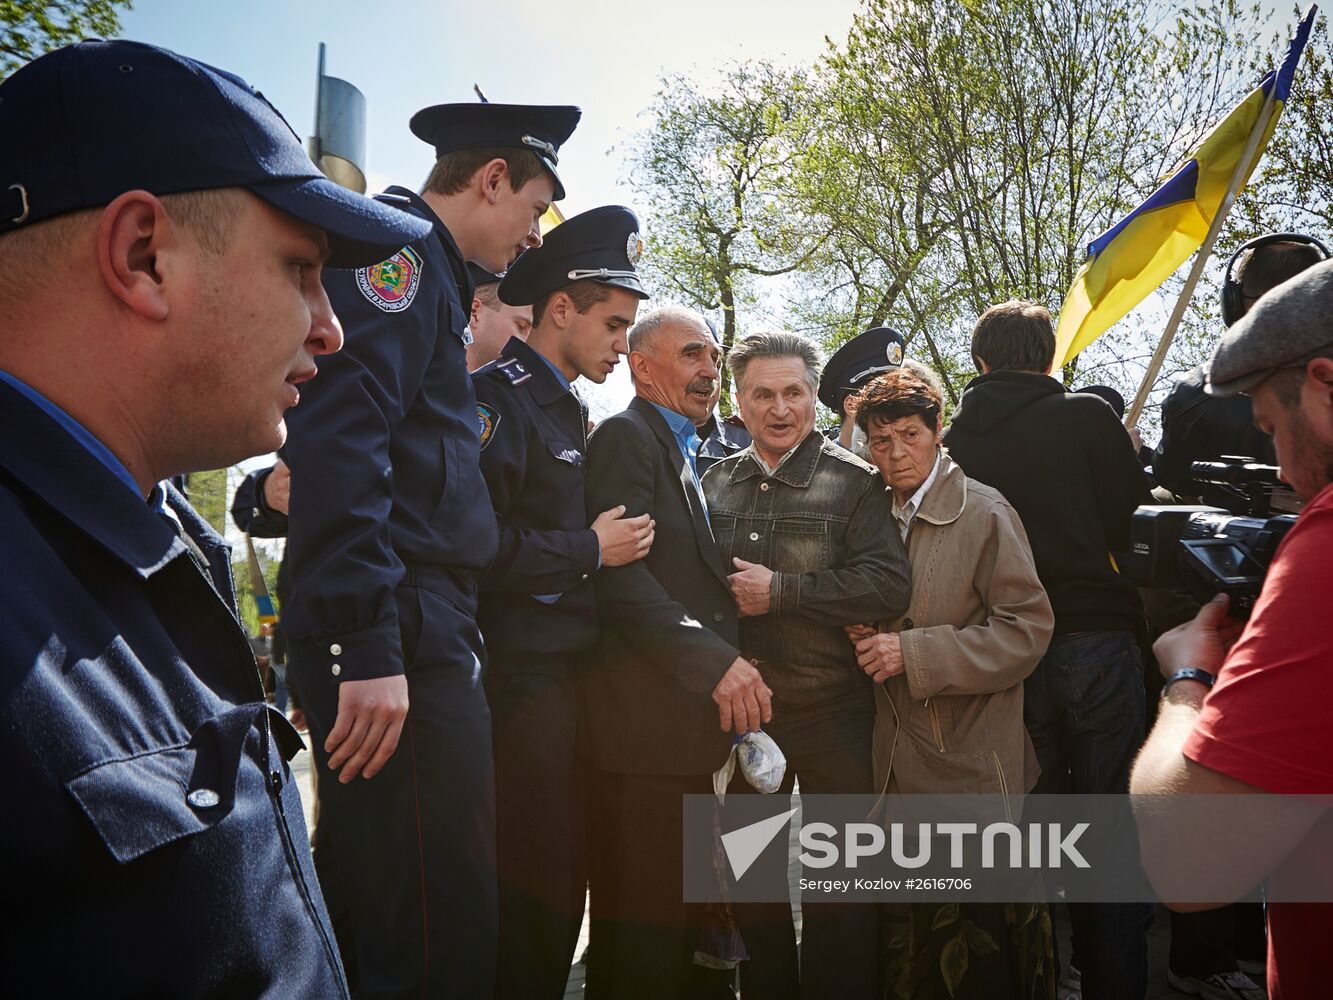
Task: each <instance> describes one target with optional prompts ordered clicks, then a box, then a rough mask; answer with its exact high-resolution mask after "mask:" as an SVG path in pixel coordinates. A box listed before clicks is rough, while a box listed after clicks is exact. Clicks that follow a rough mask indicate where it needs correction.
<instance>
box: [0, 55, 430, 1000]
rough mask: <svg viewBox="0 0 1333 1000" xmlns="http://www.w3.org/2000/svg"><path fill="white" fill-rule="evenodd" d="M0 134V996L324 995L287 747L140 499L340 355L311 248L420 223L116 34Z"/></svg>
mask: <svg viewBox="0 0 1333 1000" xmlns="http://www.w3.org/2000/svg"><path fill="white" fill-rule="evenodd" d="M0 135H3V136H4V137H5V140H4V143H3V145H0V314H2V315H4V317H5V332H4V335H3V337H0V565H2V566H4V568H5V572H4V574H3V575H0V671H2V672H0V756H3V759H4V767H3V769H0V803H3V809H4V815H5V820H4V822H3V823H0V856H3V857H4V859H5V866H6V867H5V917H4V923H3V928H2V929H0V968H2V969H3V972H0V982H2V983H3V987H0V989H3V992H4V993H5V994H6V995H7V996H15V997H30V996H97V997H119V996H135V997H142V996H171V997H217V998H222V997H228V998H229V997H239V996H244V997H261V996H262V997H321V998H323V997H335V996H346V995H347V986H346V982H345V980H344V977H343V972H342V968H341V965H340V963H339V961H338V953H337V950H336V948H335V946H334V943H333V934H332V931H331V929H330V927H329V922H328V916H327V913H326V911H325V908H324V903H323V900H322V899H321V897H320V893H319V888H318V886H317V884H316V882H315V875H314V870H313V868H312V866H311V864H310V853H309V849H308V848H307V846H306V832H305V824H304V822H303V820H302V814H301V799H300V795H299V794H298V791H297V788H296V784H295V782H294V781H293V779H292V774H291V772H290V770H288V767H287V761H288V760H289V759H290V758H291V756H292V755H293V754H295V753H296V752H297V751H298V750H300V749H301V741H300V738H299V737H298V736H297V735H296V733H295V731H294V730H293V729H292V728H291V727H290V726H289V725H288V723H287V721H286V720H285V719H283V718H282V716H281V715H279V714H278V713H277V712H275V711H272V710H270V709H269V708H268V707H267V706H266V705H265V703H264V692H263V689H262V687H261V685H260V681H259V675H258V672H257V671H256V669H255V660H254V656H253V655H252V654H251V651H250V647H249V644H248V643H247V642H246V639H245V633H244V631H243V630H242V628H241V625H240V622H239V620H238V615H237V610H236V601H235V595H234V594H233V591H232V586H231V551H230V549H229V548H228V546H227V545H226V544H225V543H224V542H223V541H222V539H221V538H220V537H219V536H218V535H217V534H216V533H215V532H213V531H212V530H211V529H210V528H209V527H208V525H207V524H205V522H204V521H203V520H201V519H200V518H199V516H198V515H197V514H195V512H194V511H193V510H192V509H191V508H190V506H189V504H188V503H187V502H186V501H185V499H184V498H183V497H182V496H181V494H180V493H178V492H176V490H175V489H174V488H173V487H171V486H170V485H168V484H167V483H166V482H164V481H163V480H165V479H166V477H169V476H173V475H176V474H179V473H182V472H187V471H191V470H196V469H209V468H216V467H218V466H225V465H230V464H231V463H233V462H237V461H240V460H241V459H243V458H247V457H249V456H250V455H255V454H261V453H263V452H266V451H272V450H273V449H274V448H276V447H278V445H280V444H281V443H282V438H283V435H284V433H285V428H284V426H283V417H284V411H286V410H287V408H288V407H290V406H292V405H293V403H295V402H296V400H297V399H298V398H299V397H298V390H297V385H298V384H300V383H304V382H305V381H306V380H307V379H309V378H310V377H311V376H312V375H314V373H315V356H316V355H321V354H327V353H329V352H330V351H336V350H338V348H339V346H340V345H341V343H342V332H341V330H340V329H339V327H338V321H337V319H336V318H335V316H334V314H333V310H332V308H331V307H330V305H329V300H328V298H327V296H326V295H325V293H324V290H323V288H322V286H321V285H320V271H321V269H322V266H323V263H324V261H325V259H326V257H327V258H328V259H329V260H330V261H331V262H332V263H334V264H337V265H340V266H345V267H354V266H357V265H360V264H365V263H367V262H369V261H372V260H376V259H380V258H382V257H383V256H384V255H385V254H388V253H391V252H392V251H393V249H394V247H397V246H401V245H402V244H403V243H404V242H406V241H409V240H414V239H419V238H420V237H421V236H422V235H424V234H425V233H426V232H427V231H428V227H427V226H426V225H425V224H423V223H421V222H420V221H419V220H416V219H413V218H411V217H410V216H408V215H405V214H403V213H399V212H395V211H393V210H391V209H388V208H385V207H384V206H381V205H377V204H375V203H374V202H372V201H370V200H369V199H366V198H362V197H361V196H360V195H356V194H353V193H351V192H349V191H346V190H343V189H342V188H339V187H336V186H335V185H334V184H332V183H331V182H329V181H327V180H325V179H324V178H323V177H322V176H321V175H320V173H319V171H318V170H317V169H316V168H315V165H314V164H313V163H311V162H310V160H309V158H308V157H307V156H306V154H305V152H304V150H303V149H302V146H301V143H300V141H299V140H298V139H297V137H296V135H295V134H294V133H293V132H292V131H291V129H290V127H289V126H288V125H287V123H286V122H285V121H284V120H283V119H282V117H281V116H280V115H279V114H278V113H277V112H276V111H275V110H274V109H273V108H272V107H271V106H270V105H269V104H268V102H267V101H265V100H264V99H263V98H262V97H261V96H260V95H259V93H258V92H257V91H254V90H252V89H251V88H250V86H249V85H248V84H245V83H244V82H243V81H242V80H240V79H239V78H238V77H235V76H232V75H230V74H227V73H223V72H221V71H219V70H215V69H212V68H210V67H207V66H204V65H203V64H201V63H197V62H195V61H193V60H190V59H185V58H183V57H180V56H177V55H175V54H173V53H170V52H167V51H165V50H162V49H157V48H153V47H151V46H147V45H141V44H137V43H134V42H120V41H117V42H84V43H81V44H79V45H75V46H71V47H68V48H63V49H59V50H57V51H55V52H53V53H50V54H48V55H45V56H43V57H42V58H40V59H37V60H36V61H34V62H32V63H29V64H28V65H27V66H25V67H23V68H21V69H19V70H18V71H17V72H15V73H14V74H13V75H12V76H10V77H9V78H8V79H7V80H5V81H4V83H3V84H0ZM330 251H331V256H330ZM302 388H304V386H302ZM145 500H146V501H147V502H145Z"/></svg>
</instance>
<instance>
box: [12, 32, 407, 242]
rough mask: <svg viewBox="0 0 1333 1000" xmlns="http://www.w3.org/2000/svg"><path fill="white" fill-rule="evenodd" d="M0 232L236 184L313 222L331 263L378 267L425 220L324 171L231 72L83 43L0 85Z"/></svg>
mask: <svg viewBox="0 0 1333 1000" xmlns="http://www.w3.org/2000/svg"><path fill="white" fill-rule="evenodd" d="M0 136H3V137H4V141H3V143H0V238H2V237H3V234H5V233H8V232H14V231H17V230H20V229H22V228H23V227H25V226H30V225H33V224H34V223H38V222H42V221H44V220H46V219H51V218H55V217H56V216H59V215H64V214H66V213H69V212H75V211H79V210H80V209H87V208H99V207H101V206H104V205H107V204H109V203H110V202H112V201H114V200H115V199H116V198H117V197H119V196H120V195H121V194H124V193H125V192H126V191H134V190H144V191H148V192H151V193H152V194H155V195H169V194H179V193H183V192H186V191H205V190H212V189H217V188H244V189H245V190H246V191H248V192H250V193H251V194H253V195H255V196H256V197H258V198H261V199H262V200H264V201H265V202H267V203H268V204H270V205H272V206H273V207H274V208H277V209H280V210H281V211H283V212H286V213H287V214H288V215H291V216H294V217H295V218H297V219H299V220H301V221H302V222H306V223H309V224H310V225H312V226H315V227H317V228H319V229H321V230H323V231H324V232H325V233H326V234H327V236H328V239H329V245H330V250H331V255H330V258H329V264H330V266H332V267H361V266H363V265H367V264H373V263H375V262H376V261H381V260H383V259H384V258H385V257H387V256H389V255H390V254H392V253H393V252H394V251H395V250H397V249H399V248H400V247H402V246H404V245H405V244H408V243H411V242H413V241H415V240H419V239H421V238H423V237H424V236H426V235H427V234H428V233H429V232H430V223H428V222H426V221H425V220H422V219H418V218H415V217H414V216H411V215H408V214H406V213H404V212H400V211H398V210H397V209H395V208H392V207H390V206H387V205H383V204H379V203H377V202H375V201H374V200H372V199H370V198H366V197H364V196H363V195H360V194H357V193H356V192H354V191H349V190H348V189H346V188H343V187H339V186H338V185H337V184H335V183H333V181H331V180H329V179H328V178H326V177H325V176H324V175H323V174H322V173H320V171H319V168H318V167H316V166H315V164H314V163H313V162H312V161H311V159H310V157H309V156H308V155H307V154H306V152H305V148H304V146H303V145H302V143H301V140H300V138H299V137H298V136H297V135H296V133H295V132H294V131H293V130H292V127H291V126H290V125H288V124H287V121H286V120H285V119H284V118H283V117H282V115H281V114H280V113H279V112H278V110H277V109H276V108H274V107H273V105H271V104H270V103H269V102H268V100H267V99H266V98H265V97H264V95H263V94H261V93H260V92H259V91H257V90H255V89H254V88H253V87H251V86H250V85H249V84H248V83H246V82H245V81H244V80H242V79H241V78H240V77H239V76H236V75H235V74H233V73H228V72H226V71H225V70H220V69H215V68H213V67H212V66H208V65H205V64H204V63H201V62H197V61H196V60H194V59H190V58H187V57H185V56H181V55H177V54H176V53H174V52H169V51H167V50H166V49H160V48H157V47H156V46H152V45H145V44H143V43H141V42H127V41H109V42H104V41H87V42H79V43H78V44H76V45H70V46H66V47H65V48H62V49H57V50H55V51H54V52H50V53H47V54H46V55H44V56H42V57H41V58H39V59H36V60H34V61H33V62H31V63H29V64H28V65H26V66H24V67H23V68H22V69H20V70H18V71H17V72H15V73H14V74H13V75H12V76H10V77H9V78H8V79H6V80H5V81H4V83H3V84H0Z"/></svg>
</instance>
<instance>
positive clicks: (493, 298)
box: [467, 262, 532, 372]
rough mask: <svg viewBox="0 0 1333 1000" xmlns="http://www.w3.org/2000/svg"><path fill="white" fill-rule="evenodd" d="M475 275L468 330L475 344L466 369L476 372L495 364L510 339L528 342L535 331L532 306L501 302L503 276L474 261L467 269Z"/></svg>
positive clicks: (469, 347) (469, 352) (471, 344)
mask: <svg viewBox="0 0 1333 1000" xmlns="http://www.w3.org/2000/svg"><path fill="white" fill-rule="evenodd" d="M467 269H468V271H469V272H470V273H471V275H472V286H473V292H472V312H471V314H470V315H469V316H468V329H470V330H471V331H472V343H470V344H468V345H467V370H468V371H470V372H474V371H476V370H477V369H478V368H480V367H481V366H482V365H484V364H486V363H487V362H488V361H494V360H495V358H496V356H497V355H498V354H499V353H500V349H501V348H503V347H504V345H505V344H507V343H509V338H510V337H517V338H518V339H519V340H527V339H528V331H529V330H531V329H532V306H530V305H525V306H511V305H509V304H507V303H505V302H501V301H500V277H501V276H500V275H498V274H494V273H492V272H491V271H488V270H486V269H485V268H484V267H479V266H477V265H476V264H473V263H471V262H469V263H468V266H467Z"/></svg>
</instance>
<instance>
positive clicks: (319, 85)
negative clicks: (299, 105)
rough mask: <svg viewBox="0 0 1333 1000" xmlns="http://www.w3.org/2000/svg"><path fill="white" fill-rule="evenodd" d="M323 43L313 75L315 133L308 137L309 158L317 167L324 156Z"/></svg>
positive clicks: (320, 46) (320, 45)
mask: <svg viewBox="0 0 1333 1000" xmlns="http://www.w3.org/2000/svg"><path fill="white" fill-rule="evenodd" d="M323 104H324V43H323V42H320V43H319V69H318V71H317V72H316V75H315V131H314V134H313V135H312V136H311V137H310V145H311V147H312V148H311V151H310V152H311V155H310V158H311V159H312V160H314V161H315V164H316V165H317V166H318V164H319V158H320V157H321V156H323V155H324V144H323V143H322V142H321V141H320V137H319V123H320V113H321V112H322V111H323V110H324V107H323Z"/></svg>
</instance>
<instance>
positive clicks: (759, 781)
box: [713, 730, 787, 802]
mask: <svg viewBox="0 0 1333 1000" xmlns="http://www.w3.org/2000/svg"><path fill="white" fill-rule="evenodd" d="M737 761H739V762H740V767H741V774H743V775H745V780H746V781H748V782H749V783H750V785H751V787H753V788H755V789H757V790H758V791H761V792H763V793H764V794H765V795H769V794H771V793H773V792H776V791H777V790H778V789H779V788H780V787H782V779H783V777H784V776H785V775H786V774H787V758H786V757H784V756H783V755H782V751H781V750H780V749H779V748H778V745H777V744H776V743H775V742H773V737H771V736H769V735H768V733H765V732H763V731H762V730H761V731H759V732H757V733H746V734H745V735H743V736H738V737H736V742H735V743H733V744H732V745H731V753H729V754H727V762H726V763H725V764H723V765H722V766H721V767H719V768H718V769H717V770H716V771H715V772H713V794H715V795H716V796H717V800H718V801H719V802H722V801H723V800H724V799H725V798H726V795H727V785H729V784H731V776H732V775H733V774H735V773H736V763H737Z"/></svg>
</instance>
